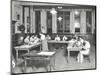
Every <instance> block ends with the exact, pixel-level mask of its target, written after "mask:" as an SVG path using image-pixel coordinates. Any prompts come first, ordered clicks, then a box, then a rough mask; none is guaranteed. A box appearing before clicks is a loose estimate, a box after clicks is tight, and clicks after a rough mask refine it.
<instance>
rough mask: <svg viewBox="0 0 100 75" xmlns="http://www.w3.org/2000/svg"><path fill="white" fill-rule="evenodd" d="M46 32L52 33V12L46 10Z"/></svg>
mask: <svg viewBox="0 0 100 75" xmlns="http://www.w3.org/2000/svg"><path fill="white" fill-rule="evenodd" d="M47 33H52V14H51V13H50V11H47Z"/></svg>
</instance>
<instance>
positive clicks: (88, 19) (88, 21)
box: [86, 11, 92, 33]
mask: <svg viewBox="0 0 100 75" xmlns="http://www.w3.org/2000/svg"><path fill="white" fill-rule="evenodd" d="M91 31H92V12H91V11H87V12H86V32H87V33H91Z"/></svg>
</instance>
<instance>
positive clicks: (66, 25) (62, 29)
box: [57, 11, 70, 33]
mask: <svg viewBox="0 0 100 75" xmlns="http://www.w3.org/2000/svg"><path fill="white" fill-rule="evenodd" d="M57 29H58V33H69V32H70V12H69V11H58V14H57Z"/></svg>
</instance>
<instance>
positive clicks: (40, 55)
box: [23, 51, 55, 72]
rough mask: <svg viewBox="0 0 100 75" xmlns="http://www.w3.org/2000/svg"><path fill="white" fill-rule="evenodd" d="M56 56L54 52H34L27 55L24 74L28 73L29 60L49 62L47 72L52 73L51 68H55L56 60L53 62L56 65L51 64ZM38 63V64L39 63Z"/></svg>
mask: <svg viewBox="0 0 100 75" xmlns="http://www.w3.org/2000/svg"><path fill="white" fill-rule="evenodd" d="M54 55H55V51H52V52H34V51H30V52H29V53H26V54H24V55H23V58H24V62H25V64H24V72H26V68H27V60H38V61H42V60H44V62H45V61H49V64H48V66H49V69H48V68H47V71H51V67H53V69H54V67H55V59H54V60H53V62H54V65H52V64H51V58H52V57H53V56H54ZM37 63H38V62H37Z"/></svg>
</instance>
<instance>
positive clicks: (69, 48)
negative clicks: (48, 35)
mask: <svg viewBox="0 0 100 75" xmlns="http://www.w3.org/2000/svg"><path fill="white" fill-rule="evenodd" d="M81 49H82V47H72V46H68V47H67V50H68V62H69V60H70V51H81Z"/></svg>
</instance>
